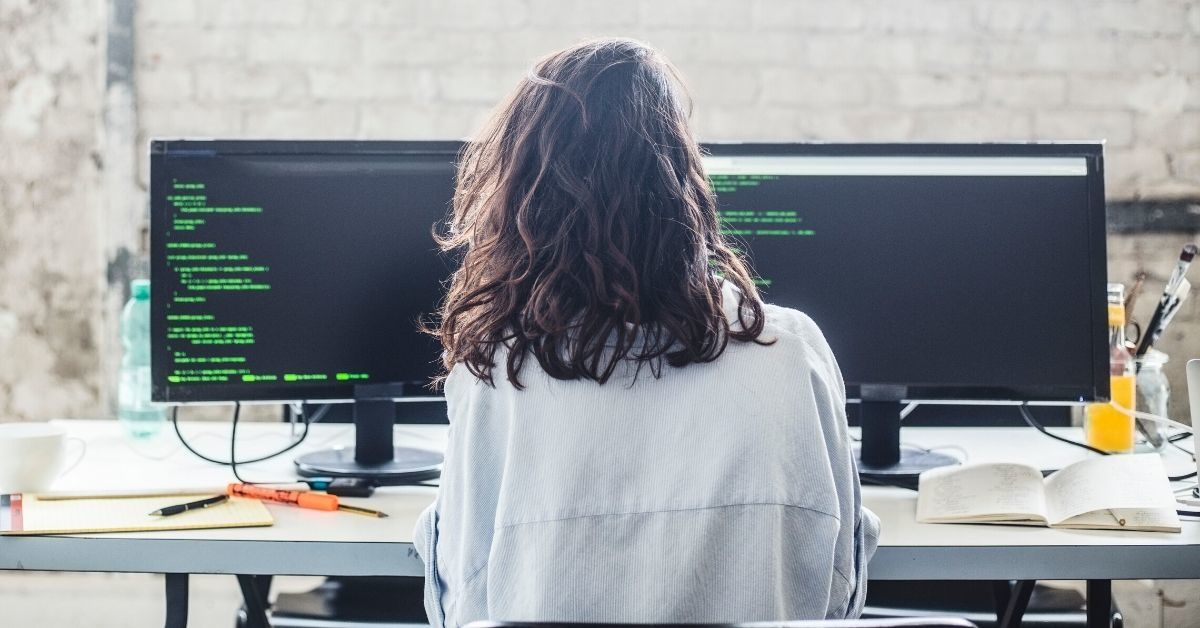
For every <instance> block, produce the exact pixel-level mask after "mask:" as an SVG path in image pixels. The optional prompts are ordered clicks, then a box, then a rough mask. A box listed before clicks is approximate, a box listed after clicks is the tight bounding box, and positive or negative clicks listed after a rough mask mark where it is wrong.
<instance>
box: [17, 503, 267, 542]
mask: <svg viewBox="0 0 1200 628" xmlns="http://www.w3.org/2000/svg"><path fill="white" fill-rule="evenodd" d="M209 496H210V495H192V496H190V497H189V496H185V497H182V498H181V497H179V496H175V497H171V496H166V497H138V498H124V499H71V500H61V501H42V500H39V499H38V498H37V497H36V496H33V495H28V496H23V498H22V499H20V500H19V501H20V507H19V510H18V509H16V508H13V507H11V506H10V508H9V512H8V515H7V516H6V517H5V524H4V526H3V529H0V534H75V533H88V532H143V531H150V530H195V529H202V528H234V527H252V526H269V525H271V524H272V523H273V519H272V518H271V513H270V512H268V511H267V509H266V507H264V506H263V504H262V502H260V501H259V500H257V499H247V498H244V497H232V498H230V499H229V501H227V502H225V503H223V504H219V505H216V506H212V507H209V508H200V509H196V510H189V511H187V512H184V513H180V514H178V515H171V516H169V517H159V516H154V515H151V514H150V513H151V512H153V511H155V510H158V509H159V508H163V507H165V506H171V505H175V504H180V503H184V502H188V501H195V500H197V499H203V498H205V497H209ZM14 513H19V514H15V515H14Z"/></svg>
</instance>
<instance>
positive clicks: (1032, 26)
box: [136, 0, 1200, 199]
mask: <svg viewBox="0 0 1200 628" xmlns="http://www.w3.org/2000/svg"><path fill="white" fill-rule="evenodd" d="M136 33H137V37H138V72H137V81H138V86H139V105H140V108H141V124H140V128H141V134H142V136H143V139H146V138H149V137H152V136H158V135H162V136H180V135H197V136H229V137H236V136H259V137H261V136H264V135H268V134H269V135H272V136H278V137H333V136H347V137H361V138H405V137H412V138H433V137H465V136H468V135H470V134H471V133H472V132H473V131H474V130H475V128H476V126H477V125H478V124H479V122H480V121H481V120H482V119H483V118H484V117H485V116H486V113H487V111H488V109H489V108H490V107H491V106H492V105H494V104H495V103H496V102H497V101H498V100H499V99H500V98H501V97H502V96H503V95H504V94H505V93H506V92H507V91H508V89H510V88H511V87H512V85H513V84H514V83H515V82H516V80H517V78H518V77H519V76H520V75H521V73H522V72H524V71H525V70H526V69H527V68H528V66H529V65H530V64H531V62H532V61H533V60H534V59H536V58H537V57H538V56H540V55H542V54H544V53H546V52H549V51H551V50H554V49H556V48H559V47H561V46H565V45H568V44H570V43H572V42H574V41H577V40H578V39H580V38H583V37H586V36H596V35H607V34H611V35H629V36H634V37H638V38H642V39H644V40H646V41H649V42H650V43H652V44H654V45H656V46H658V47H659V48H660V49H662V50H663V51H664V52H665V53H666V54H667V55H668V56H669V57H670V58H671V59H672V60H673V61H674V62H675V63H676V64H677V65H678V66H679V67H680V68H681V69H682V70H683V73H684V74H685V75H686V77H687V79H688V83H689V85H690V86H691V89H692V92H693V95H694V97H695V101H696V124H697V128H698V132H699V133H700V135H701V137H703V138H708V139H738V138H754V139H779V140H792V139H804V138H811V139H825V140H864V141H869V140H881V141H882V140H954V141H970V140H989V139H999V140H1012V139H1023V138H1029V139H1063V138H1066V139H1079V138H1089V139H1090V138H1103V139H1107V140H1108V142H1109V148H1110V154H1111V156H1112V160H1111V162H1112V163H1111V165H1110V168H1109V181H1108V189H1109V193H1110V195H1111V196H1112V197H1113V198H1120V199H1124V198H1134V197H1145V198H1154V197H1178V196H1200V182H1198V181H1197V179H1198V178H1200V174H1197V173H1196V161H1197V157H1196V155H1197V153H1198V152H1200V137H1198V135H1200V2H1197V0H1113V1H1108V0H1101V1H1089V0H912V1H910V0H838V1H821V0H749V1H745V2H735V1H732V0H728V1H727V0H654V1H649V0H647V1H641V2H639V1H636V0H608V1H606V2H574V1H569V0H499V1H491V0H450V1H440V2H419V1H416V0H310V1H308V2H305V1H304V0H269V1H262V0H257V1H255V2H244V1H241V0H154V1H148V0H147V1H143V2H140V3H139V4H138V18H137V29H136Z"/></svg>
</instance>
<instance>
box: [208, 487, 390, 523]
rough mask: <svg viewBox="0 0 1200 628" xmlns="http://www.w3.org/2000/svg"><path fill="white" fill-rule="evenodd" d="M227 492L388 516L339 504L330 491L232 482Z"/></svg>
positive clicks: (304, 506) (317, 507) (294, 504)
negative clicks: (321, 491)
mask: <svg viewBox="0 0 1200 628" xmlns="http://www.w3.org/2000/svg"><path fill="white" fill-rule="evenodd" d="M226 492H227V493H228V494H230V495H234V496H237V497H252V498H255V499H265V500H267V501H271V502H279V503H281V504H292V505H293V506H299V507H300V508H309V509H311V510H330V511H332V510H344V511H346V512H353V513H356V514H360V515H367V516H370V517H386V516H387V515H386V514H384V513H382V512H379V511H378V510H371V509H370V508H359V507H358V506H347V505H346V504H339V503H338V498H337V495H330V494H328V493H313V492H309V491H285V490H280V489H274V488H267V487H265V486H253V485H250V484H230V485H229V486H228V487H227V488H226Z"/></svg>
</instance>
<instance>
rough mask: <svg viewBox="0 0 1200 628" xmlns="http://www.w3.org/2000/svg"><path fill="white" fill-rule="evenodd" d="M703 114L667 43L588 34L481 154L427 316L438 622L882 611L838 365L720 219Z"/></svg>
mask: <svg viewBox="0 0 1200 628" xmlns="http://www.w3.org/2000/svg"><path fill="white" fill-rule="evenodd" d="M689 108H690V107H689V104H688V103H687V102H686V99H685V97H684V90H683V87H682V84H681V82H680V79H679V76H678V73H677V72H676V70H675V69H674V67H673V66H671V65H670V63H669V62H668V61H667V60H666V59H665V58H663V57H662V56H661V55H660V54H658V53H657V52H656V51H654V50H653V49H651V48H649V47H647V46H645V45H644V44H641V43H639V42H636V41H632V40H627V39H606V40H597V41H594V42H585V43H583V44H580V45H578V46H573V47H570V48H567V49H564V50H562V51H559V52H557V53H554V54H551V55H549V56H547V57H546V58H544V59H542V60H541V61H539V62H538V64H537V65H536V66H535V67H534V69H533V70H532V71H531V72H530V74H529V75H528V76H527V77H525V78H524V79H522V80H521V81H520V82H519V83H518V85H517V87H516V89H514V91H513V92H512V94H511V95H510V96H509V98H508V99H507V100H506V101H505V103H503V104H502V105H501V107H500V108H499V109H498V110H497V112H496V114H495V116H494V117H493V119H492V120H491V121H490V122H489V123H488V125H486V126H485V128H484V129H483V131H482V132H481V133H480V134H479V135H478V136H477V137H476V138H475V139H474V140H472V141H471V142H470V143H469V144H468V145H467V148H466V149H465V151H464V154H463V156H462V159H461V160H460V166H459V174H458V181H457V187H456V191H455V198H454V208H453V214H452V216H451V219H450V221H449V229H448V231H447V233H446V234H445V235H444V237H443V238H442V245H443V247H444V248H447V249H455V250H459V251H460V252H461V265H460V267H459V268H458V270H456V271H455V273H454V276H453V277H452V278H451V281H450V287H449V290H448V292H447V295H446V299H445V302H444V304H443V306H442V308H441V311H440V312H439V314H440V320H439V321H438V324H437V326H436V328H435V329H432V330H431V331H432V332H433V333H435V334H436V335H437V336H438V337H439V339H440V340H441V343H442V347H443V349H444V351H443V361H444V363H445V366H446V368H447V371H448V375H447V379H446V382H445V387H446V401H447V407H448V409H449V416H450V442H449V447H448V449H447V452H446V466H445V471H444V472H443V475H442V482H441V489H440V491H439V495H438V500H437V502H436V503H435V504H434V506H433V507H431V508H430V509H429V510H428V511H426V512H425V513H424V515H423V516H422V519H421V522H420V526H419V528H418V530H417V531H416V535H415V537H416V545H417V548H418V551H419V552H420V553H421V556H422V558H424V560H425V563H426V568H427V578H426V587H427V588H426V593H427V595H426V604H427V610H428V612H429V615H430V620H431V621H432V622H433V624H434V626H439V627H440V626H441V625H443V624H445V625H448V626H458V625H461V624H463V623H465V622H468V621H471V620H475V619H492V620H555V621H592V622H603V621H629V622H658V623H663V622H717V621H730V622H733V621H750V620H756V619H762V620H769V619H776V620H781V619H806V618H813V617H825V616H833V617H842V616H856V615H858V613H859V612H860V610H861V606H862V598H863V595H864V593H865V589H864V586H863V585H864V578H865V574H864V569H863V566H864V565H865V563H866V560H867V558H869V556H870V553H871V552H872V551H873V550H874V547H875V530H876V523H875V520H874V518H873V516H871V515H870V514H869V513H866V512H865V511H862V510H861V506H860V501H859V494H858V478H857V477H856V474H855V470H854V464H853V460H852V459H851V457H850V444H849V442H848V439H847V436H846V424H845V408H844V403H845V399H844V396H845V391H844V387H843V385H842V381H841V375H840V374H839V373H838V369H837V365H836V363H835V361H834V359H833V356H832V355H831V354H830V351H829V347H828V345H827V344H826V343H825V340H824V338H823V337H822V336H821V333H820V332H819V331H818V330H817V328H816V326H815V325H813V323H812V321H810V320H809V319H808V318H806V317H805V316H804V315H802V314H800V313H799V312H796V311H794V310H785V309H780V308H771V307H769V306H765V305H764V304H763V302H762V300H761V298H760V297H759V294H758V290H757V288H756V286H755V283H754V278H753V276H752V274H751V272H750V270H749V268H748V267H747V265H746V264H745V262H744V260H743V259H742V258H741V256H740V255H739V254H738V252H737V250H736V248H735V245H734V243H732V242H730V241H728V240H727V238H726V236H725V235H724V234H723V233H722V232H721V228H720V221H719V220H718V216H717V201H716V197H715V196H714V195H713V192H712V190H711V189H710V186H709V183H708V180H707V177H706V176H705V173H704V168H703V163H702V159H701V154H700V148H699V146H698V144H697V143H696V141H695V138H694V137H693V135H692V132H691V127H690V124H689V122H688V115H689Z"/></svg>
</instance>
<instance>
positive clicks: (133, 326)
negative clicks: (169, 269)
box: [117, 279, 167, 438]
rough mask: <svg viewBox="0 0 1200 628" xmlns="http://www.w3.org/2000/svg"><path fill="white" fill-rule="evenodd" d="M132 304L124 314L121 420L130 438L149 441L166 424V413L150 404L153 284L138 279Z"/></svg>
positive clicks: (132, 288) (119, 396) (119, 397)
mask: <svg viewBox="0 0 1200 628" xmlns="http://www.w3.org/2000/svg"><path fill="white" fill-rule="evenodd" d="M129 287H130V293H131V296H130V297H129V302H128V303H126V304H125V309H124V311H122V313H121V342H122V344H123V345H124V346H125V352H124V354H123V355H122V356H121V376H120V387H119V389H118V390H117V406H118V409H117V417H118V418H119V419H120V421H121V424H122V425H124V426H125V429H126V430H127V431H128V432H129V434H131V435H133V436H134V437H138V438H146V437H149V436H153V435H154V434H157V433H158V431H159V430H160V429H162V426H163V423H165V422H166V418H167V415H166V411H165V410H164V409H163V408H162V407H161V406H159V405H158V404H154V403H151V402H150V282H149V281H147V280H145V279H135V280H133V281H132V282H131V283H130V284H129Z"/></svg>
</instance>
